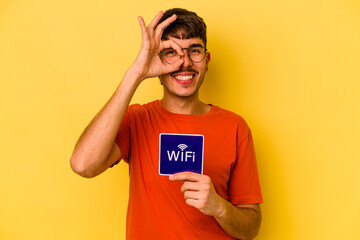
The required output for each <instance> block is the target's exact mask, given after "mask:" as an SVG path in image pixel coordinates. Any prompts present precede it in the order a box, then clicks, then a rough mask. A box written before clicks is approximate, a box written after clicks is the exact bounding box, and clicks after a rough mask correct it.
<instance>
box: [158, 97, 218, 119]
mask: <svg viewBox="0 0 360 240" xmlns="http://www.w3.org/2000/svg"><path fill="white" fill-rule="evenodd" d="M161 103H162V105H163V107H164V108H165V109H166V110H168V111H169V112H172V113H177V114H188V115H200V114H205V113H207V112H208V111H210V109H211V106H209V105H207V104H205V103H203V102H201V101H200V99H199V97H198V94H195V95H194V96H191V97H186V98H181V97H176V98H170V97H167V96H166V95H164V97H163V99H162V100H161Z"/></svg>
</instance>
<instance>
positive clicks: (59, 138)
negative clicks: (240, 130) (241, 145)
mask: <svg viewBox="0 0 360 240" xmlns="http://www.w3.org/2000/svg"><path fill="white" fill-rule="evenodd" d="M171 7H184V8H188V9H190V10H193V11H196V12H197V13H198V14H199V15H200V16H202V17H203V18H204V19H205V21H206V23H207V25H208V39H209V43H208V48H209V51H210V52H211V54H212V55H211V56H212V61H211V62H210V66H209V68H210V69H209V72H208V74H207V78H206V82H205V83H204V86H203V89H202V92H201V96H202V99H203V100H205V101H206V102H207V103H212V104H216V105H219V106H222V107H224V108H227V109H231V110H232V111H234V112H236V113H238V114H240V115H242V116H243V117H245V118H246V119H247V121H248V123H249V125H250V127H251V129H252V132H253V135H254V141H255V147H256V153H257V157H258V165H259V172H260V180H261V183H262V190H263V195H264V200H265V203H264V204H262V210H263V224H262V229H261V232H260V235H259V236H258V238H257V239H261V240H265V239H269V240H270V239H271V240H273V239H285V240H289V239H291V240H293V239H294V240H297V239H299V240H300V239H301V240H302V239H351V240H357V239H360V231H359V220H358V218H359V215H360V207H359V203H360V186H359V183H360V174H359V169H360V161H359V160H360V154H359V153H360V140H359V139H360V127H359V123H360V111H359V108H360V106H359V105H360V94H359V93H360V2H359V1H358V0H329V1H322V0H294V1H288V0H274V1H268V0H258V1H242V0H241V1H239V0H233V1H226V0H225V1H218V0H217V1H194V0H183V1H163V0H153V1H144V2H139V1H126V2H125V1H119V0H118V1H115V0H104V1H95V0H86V1H85V0H78V1H75V0H62V1H48V0H23V1H20V0H1V1H0V82H1V84H0V104H1V105H0V113H1V118H0V146H1V151H0V239H2V240H23V239H109V240H110V239H124V235H125V217H126V205H127V197H128V195H127V194H128V193H127V192H128V167H127V165H126V164H125V163H121V164H119V165H118V166H117V167H115V168H113V169H111V170H109V171H107V172H105V173H104V174H102V175H100V176H99V177H96V178H94V179H84V178H81V177H79V176H77V175H76V174H74V173H73V172H72V171H71V169H70V166H69V158H70V156H71V152H72V149H73V146H74V144H75V142H76V140H77V138H78V136H79V135H80V133H81V132H82V130H83V129H84V127H85V126H86V125H87V123H88V122H89V121H90V120H91V118H92V117H93V116H94V115H95V114H96V113H97V111H98V110H99V109H100V108H101V107H102V106H103V104H104V103H105V102H106V101H107V99H108V98H109V97H110V95H111V94H112V93H113V91H114V90H115V88H116V87H117V85H118V84H119V82H120V80H121V78H122V76H123V74H124V72H125V71H126V69H127V68H128V67H129V65H130V64H131V63H132V62H133V60H134V58H135V56H136V54H137V52H138V49H139V46H140V30H139V25H138V22H137V19H136V17H137V16H138V15H142V16H143V17H144V19H145V20H146V22H147V23H149V21H150V20H151V19H152V18H153V17H154V16H155V15H156V13H157V12H158V11H159V10H165V9H167V8H171ZM161 95H162V89H161V86H160V84H159V81H158V80H156V79H152V80H148V81H146V82H144V83H143V84H142V85H141V87H140V88H139V89H138V91H137V93H136V95H135V96H134V98H133V102H140V103H145V102H148V101H151V100H153V99H155V98H160V97H161Z"/></svg>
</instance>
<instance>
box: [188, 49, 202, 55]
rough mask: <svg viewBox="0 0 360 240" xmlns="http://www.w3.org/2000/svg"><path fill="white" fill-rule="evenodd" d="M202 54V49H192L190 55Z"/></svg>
mask: <svg viewBox="0 0 360 240" xmlns="http://www.w3.org/2000/svg"><path fill="white" fill-rule="evenodd" d="M201 52H202V49H201V48H199V47H194V48H190V54H193V55H199V54H201Z"/></svg>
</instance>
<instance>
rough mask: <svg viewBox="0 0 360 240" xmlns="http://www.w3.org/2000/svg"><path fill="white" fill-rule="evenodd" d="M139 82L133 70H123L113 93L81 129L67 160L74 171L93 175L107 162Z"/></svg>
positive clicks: (87, 175)
mask: <svg viewBox="0 0 360 240" xmlns="http://www.w3.org/2000/svg"><path fill="white" fill-rule="evenodd" d="M140 82H141V79H139V77H138V75H137V74H134V73H133V72H132V71H131V70H129V71H127V72H126V74H125V76H124V78H123V80H122V81H121V83H120V85H119V87H118V88H117V90H116V91H115V93H114V94H113V96H112V97H111V98H110V99H109V101H108V102H107V103H106V104H105V106H104V107H103V108H102V109H101V110H100V112H99V113H98V114H97V115H96V116H95V118H94V119H93V120H92V121H91V122H90V124H89V125H88V126H87V128H86V129H85V130H84V132H83V133H82V135H81V136H80V138H79V140H78V142H77V143H76V146H75V149H74V152H73V155H72V157H71V160H70V162H71V166H72V168H73V170H74V171H75V172H77V173H78V174H80V175H82V176H85V177H93V176H95V175H97V174H99V169H102V168H103V167H104V166H105V165H106V164H107V160H108V158H109V155H110V153H111V151H112V149H113V146H114V142H115V138H116V135H117V132H118V130H119V127H120V124H121V121H122V119H123V117H124V114H125V112H126V109H127V107H128V105H129V103H130V101H131V98H132V96H133V94H134V92H135V90H136V89H137V87H138V85H139V84H140Z"/></svg>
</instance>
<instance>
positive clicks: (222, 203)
mask: <svg viewBox="0 0 360 240" xmlns="http://www.w3.org/2000/svg"><path fill="white" fill-rule="evenodd" d="M228 204H229V202H228V201H226V200H225V199H223V198H222V197H220V196H219V203H218V207H217V208H216V212H215V214H214V215H213V217H215V218H220V219H221V218H224V217H225V216H226V211H227V205H228Z"/></svg>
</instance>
